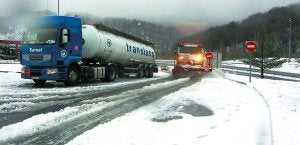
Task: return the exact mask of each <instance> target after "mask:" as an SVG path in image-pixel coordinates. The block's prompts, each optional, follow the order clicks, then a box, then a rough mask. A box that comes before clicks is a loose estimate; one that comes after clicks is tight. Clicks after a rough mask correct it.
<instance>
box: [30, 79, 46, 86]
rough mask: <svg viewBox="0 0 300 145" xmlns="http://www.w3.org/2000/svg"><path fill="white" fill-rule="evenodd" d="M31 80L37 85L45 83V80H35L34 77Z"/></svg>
mask: <svg viewBox="0 0 300 145" xmlns="http://www.w3.org/2000/svg"><path fill="white" fill-rule="evenodd" d="M33 81H34V83H35V85H37V86H44V85H45V83H46V80H36V79H34V80H33Z"/></svg>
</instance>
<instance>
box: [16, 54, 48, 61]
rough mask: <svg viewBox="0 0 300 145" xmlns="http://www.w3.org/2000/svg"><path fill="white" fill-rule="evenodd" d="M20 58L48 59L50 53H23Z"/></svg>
mask: <svg viewBox="0 0 300 145" xmlns="http://www.w3.org/2000/svg"><path fill="white" fill-rule="evenodd" d="M22 58H23V59H24V60H30V61H48V60H51V54H23V55H22Z"/></svg>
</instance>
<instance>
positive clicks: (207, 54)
mask: <svg viewBox="0 0 300 145" xmlns="http://www.w3.org/2000/svg"><path fill="white" fill-rule="evenodd" d="M205 57H206V58H207V59H208V60H211V59H212V58H213V54H212V53H211V52H207V53H206V54H205Z"/></svg>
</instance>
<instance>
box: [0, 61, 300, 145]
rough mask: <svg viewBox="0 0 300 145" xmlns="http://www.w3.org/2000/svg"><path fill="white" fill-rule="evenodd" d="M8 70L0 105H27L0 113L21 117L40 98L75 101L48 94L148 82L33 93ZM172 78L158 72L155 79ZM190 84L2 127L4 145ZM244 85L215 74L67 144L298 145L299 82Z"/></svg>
mask: <svg viewBox="0 0 300 145" xmlns="http://www.w3.org/2000/svg"><path fill="white" fill-rule="evenodd" d="M6 65H7V64H6ZM9 65H12V66H5V67H0V71H1V70H2V69H4V68H5V69H7V71H9V72H8V73H1V72H0V78H1V79H0V101H1V102H2V103H3V102H7V101H9V100H8V99H11V100H12V101H19V102H21V103H22V102H25V105H24V106H25V107H24V108H13V107H14V106H22V104H17V105H16V104H13V103H12V104H9V103H8V104H7V105H10V106H3V105H2V106H1V107H2V108H1V107H0V110H1V111H2V112H3V111H5V109H7V108H8V109H11V108H13V109H15V111H21V110H22V109H27V108H28V106H31V107H36V106H35V105H34V104H30V102H31V101H35V100H34V99H40V100H41V101H40V102H42V100H43V99H47V98H48V99H49V97H52V98H59V97H71V96H68V95H66V96H62V95H55V96H49V94H51V93H55V94H57V93H59V92H61V93H66V94H71V93H72V92H77V93H78V94H80V93H84V92H85V91H95V90H99V89H105V87H111V86H113V87H118V86H119V85H126V84H128V83H129V84H130V83H132V84H133V83H138V82H139V81H147V79H145V80H135V81H130V82H116V83H112V84H105V85H100V86H97V85H90V86H83V87H82V86H80V87H71V88H66V87H63V88H59V87H54V88H31V87H24V85H23V84H28V83H32V81H30V80H23V79H21V78H20V74H17V73H13V72H15V70H18V69H19V68H20V66H19V65H18V64H9ZM168 75H169V74H166V73H163V72H160V73H158V74H156V77H154V78H153V79H158V78H162V77H167V76H168ZM226 78H228V79H226ZM229 79H230V80H229ZM232 80H236V81H239V82H244V83H245V84H240V83H237V82H234V81H232ZM187 81H189V79H186V78H185V79H177V80H173V81H167V82H165V83H161V84H153V85H150V86H146V87H143V88H141V89H137V90H134V91H130V90H129V91H126V92H124V93H122V94H119V95H115V96H111V97H110V98H120V99H118V100H117V101H115V102H105V101H102V100H101V98H100V99H99V98H97V99H92V100H87V101H84V102H83V103H82V104H81V105H77V106H71V107H67V108H64V109H61V110H59V111H55V112H49V113H45V114H38V115H35V116H33V117H30V118H28V119H26V120H24V121H22V122H18V123H15V124H11V125H7V126H4V127H2V128H0V144H1V142H3V141H5V140H8V139H11V138H14V137H18V136H23V135H26V134H27V135H30V134H34V133H37V132H40V131H43V130H47V129H49V128H52V127H58V126H59V124H61V123H65V122H68V121H69V122H72V121H74V120H78V118H80V117H85V116H86V114H93V113H95V112H97V111H99V110H101V109H103V108H105V107H108V106H111V105H116V104H118V103H121V102H124V101H126V100H128V99H132V98H134V97H135V96H136V95H137V94H139V93H141V92H143V90H150V91H151V90H155V89H157V88H165V87H167V86H170V85H177V84H181V83H185V82H187ZM247 81H248V77H244V76H237V75H232V74H227V73H226V74H223V72H221V71H219V70H217V69H216V70H215V71H213V72H212V73H211V74H210V75H208V76H206V77H205V78H203V79H202V80H201V81H199V82H197V83H195V84H193V85H191V86H189V87H186V88H182V89H180V90H178V91H176V92H174V93H172V94H169V95H166V96H164V97H162V98H161V99H159V100H157V101H155V102H154V103H151V104H148V105H145V106H143V107H141V108H138V109H136V110H135V111H133V112H129V113H127V114H125V115H123V116H121V117H118V118H115V119H113V120H112V121H109V122H107V123H104V124H99V125H98V126H96V127H94V128H92V129H90V130H88V131H86V132H84V133H83V134H81V135H79V136H77V137H75V138H74V139H73V140H71V141H70V142H69V143H68V145H86V144H88V145H98V144H101V145H150V144H151V145H173V144H177V145H199V144H205V145H216V144H217V145H218V144H226V145H227V144H228V145H271V144H274V145H283V144H284V145H298V144H300V140H299V139H298V134H299V133H300V124H299V122H300V113H299V109H298V110H297V108H299V105H300V100H299V96H300V83H297V82H289V81H278V80H267V79H265V80H261V79H256V78H253V80H252V83H251V84H249V83H247ZM254 88H255V89H256V90H255V89H254ZM28 94H31V95H28ZM33 94H36V95H35V96H36V97H37V98H36V97H35V98H32V97H30V96H32V95H33ZM27 95H28V96H27ZM261 95H262V96H263V97H262V96H261ZM137 99H138V98H137ZM45 105H47V104H45ZM268 105H269V108H268ZM26 107H27V108H26ZM3 108H4V109H3ZM31 109H32V108H31ZM269 109H270V111H271V112H269Z"/></svg>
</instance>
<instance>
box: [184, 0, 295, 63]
mask: <svg viewBox="0 0 300 145" xmlns="http://www.w3.org/2000/svg"><path fill="white" fill-rule="evenodd" d="M290 24H291V46H290V48H291V52H290V54H291V57H300V3H299V4H293V5H290V6H287V7H276V8H272V9H271V10H269V11H268V12H265V13H256V14H253V15H251V16H249V17H247V18H246V19H244V20H242V21H241V22H230V23H228V24H225V25H222V26H215V27H211V28H209V29H207V30H206V31H204V32H201V33H198V34H196V35H194V36H191V37H189V38H187V39H191V40H196V39H199V38H200V40H201V41H202V43H203V44H204V46H205V47H206V48H207V49H208V50H212V51H221V52H222V53H223V57H224V58H223V59H235V58H241V57H244V55H245V46H244V44H245V41H247V40H256V41H260V40H257V39H258V37H259V36H258V35H259V34H261V33H260V32H262V31H263V32H264V33H266V36H268V37H270V38H268V40H270V41H271V43H273V44H274V47H276V49H277V50H278V51H279V53H280V55H281V57H288V55H289V37H290V35H289V34H290ZM259 46H260V44H258V49H259ZM266 51H268V50H266Z"/></svg>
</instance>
